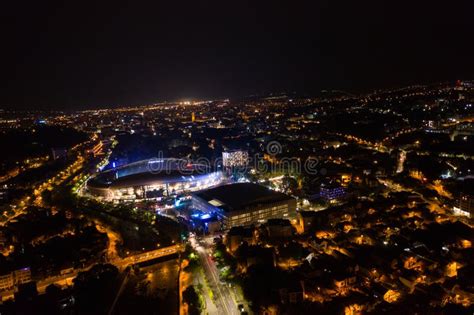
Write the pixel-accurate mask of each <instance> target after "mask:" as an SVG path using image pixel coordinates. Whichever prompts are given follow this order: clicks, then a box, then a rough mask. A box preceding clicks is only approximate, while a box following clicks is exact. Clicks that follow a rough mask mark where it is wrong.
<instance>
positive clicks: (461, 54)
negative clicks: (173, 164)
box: [0, 1, 474, 110]
mask: <svg viewBox="0 0 474 315" xmlns="http://www.w3.org/2000/svg"><path fill="white" fill-rule="evenodd" d="M423 2H424V1H423ZM472 9H473V5H472V3H470V2H467V1H463V2H461V3H457V4H456V5H452V4H444V5H439V4H435V3H429V6H428V4H425V3H415V4H414V3H408V2H406V4H405V3H400V2H397V4H396V5H395V4H393V5H390V4H386V3H379V2H375V1H370V2H368V3H347V4H343V3H341V2H338V3H334V2H331V3H329V1H319V2H317V3H311V2H305V3H304V4H279V3H274V2H259V3H253V2H249V3H243V2H239V5H228V4H223V3H219V2H215V3H208V4H207V5H202V4H198V3H192V4H181V5H176V4H170V3H166V4H157V3H154V4H152V5H148V6H143V5H142V6H139V5H136V6H133V7H131V6H130V7H127V6H121V5H118V4H115V5H106V4H98V5H97V4H94V5H93V6H92V5H90V6H88V5H87V4H82V3H81V5H76V4H72V3H68V4H59V3H56V4H50V5H45V4H44V3H32V4H29V5H21V4H14V3H9V4H7V5H6V7H5V10H4V11H5V13H4V15H5V17H4V18H3V20H4V27H3V30H2V35H3V36H2V37H3V38H4V43H6V45H4V50H3V51H2V55H3V56H2V60H3V61H2V81H3V82H4V84H3V85H2V93H1V95H0V107H2V108H4V107H5V108H16V109H49V108H54V109H64V110H75V109H85V108H101V107H105V106H127V105H133V104H148V103H153V102H159V101H164V100H176V99H187V98H191V99H207V98H227V97H229V98H234V97H243V96H247V95H251V94H268V93H271V92H275V93H280V92H289V91H290V92H293V91H294V92H297V93H308V94H315V93H318V92H319V91H321V90H323V89H328V90H344V91H348V92H355V93H357V92H361V91H364V92H365V91H371V90H374V89H380V88H391V87H401V86H404V85H410V84H426V83H434V82H445V81H452V82H454V81H456V80H458V79H461V80H466V79H472V73H474V59H473V58H471V54H472V48H474V47H473V44H472V41H471V40H470V38H471V37H472V29H473V27H474V22H473V21H472V19H471V18H470V16H469V15H470V12H472V11H473V10H472Z"/></svg>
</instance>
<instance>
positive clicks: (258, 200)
mask: <svg viewBox="0 0 474 315" xmlns="http://www.w3.org/2000/svg"><path fill="white" fill-rule="evenodd" d="M194 195H195V196H197V197H199V198H201V199H203V200H205V201H207V202H208V203H210V204H211V205H213V206H215V207H219V208H221V209H223V210H225V211H229V212H230V211H235V210H241V209H245V208H250V207H252V206H256V205H259V204H268V203H275V202H281V201H286V200H292V199H293V197H291V196H288V195H285V194H283V193H280V192H276V191H273V190H270V189H268V188H266V187H264V186H260V185H257V184H251V183H238V184H229V185H223V186H219V187H215V188H212V189H208V190H204V191H201V192H198V193H195V194H194Z"/></svg>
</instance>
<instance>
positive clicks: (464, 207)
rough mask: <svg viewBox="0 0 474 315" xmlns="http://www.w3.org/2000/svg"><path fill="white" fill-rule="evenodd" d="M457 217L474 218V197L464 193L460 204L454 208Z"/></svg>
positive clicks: (459, 201) (460, 198)
mask: <svg viewBox="0 0 474 315" xmlns="http://www.w3.org/2000/svg"><path fill="white" fill-rule="evenodd" d="M453 212H454V214H455V215H460V216H466V217H469V218H470V217H472V216H473V212H474V196H473V195H471V194H466V193H462V194H461V196H460V197H459V200H458V204H457V205H456V206H454V207H453Z"/></svg>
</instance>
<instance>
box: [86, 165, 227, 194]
mask: <svg viewBox="0 0 474 315" xmlns="http://www.w3.org/2000/svg"><path fill="white" fill-rule="evenodd" d="M221 181H222V173H221V172H220V171H212V170H211V169H210V168H209V166H207V165H204V164H196V163H192V162H189V161H187V160H182V159H172V158H170V159H149V160H143V161H138V162H134V163H131V164H127V165H124V166H121V167H118V168H114V169H111V170H107V171H104V172H101V173H99V174H97V175H96V176H94V177H92V178H91V179H90V180H89V181H88V182H87V191H88V193H89V194H90V195H92V196H95V197H102V198H105V199H107V200H130V201H133V200H140V199H152V198H160V197H164V196H172V195H174V194H180V193H184V192H192V191H197V190H201V189H205V188H209V187H212V186H215V185H217V184H219V183H220V182H221Z"/></svg>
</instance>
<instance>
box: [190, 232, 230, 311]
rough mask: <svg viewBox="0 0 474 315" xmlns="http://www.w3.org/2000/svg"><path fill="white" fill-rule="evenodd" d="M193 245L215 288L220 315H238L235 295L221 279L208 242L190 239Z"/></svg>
mask: <svg viewBox="0 0 474 315" xmlns="http://www.w3.org/2000/svg"><path fill="white" fill-rule="evenodd" d="M190 241H191V245H192V246H193V248H194V249H195V250H196V252H197V253H198V255H199V258H200V260H201V264H202V267H203V270H204V273H205V275H206V278H207V280H208V282H209V283H210V286H211V287H212V288H215V292H214V293H215V297H216V299H217V305H216V306H217V307H218V310H219V314H229V315H234V314H235V315H237V314H239V310H238V308H237V302H236V301H235V298H234V295H233V293H232V291H231V290H230V288H229V286H228V285H227V284H225V283H223V282H221V281H220V279H219V272H218V270H217V266H216V264H215V262H214V261H213V260H212V258H211V254H210V252H209V251H208V248H207V247H208V244H207V242H206V240H202V244H200V241H201V240H200V241H198V240H196V238H195V237H190Z"/></svg>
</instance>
